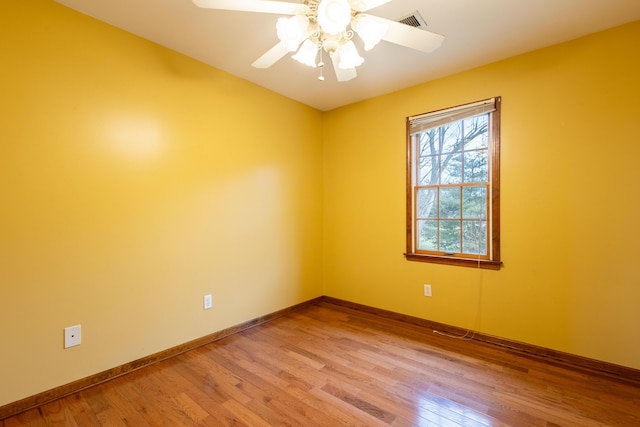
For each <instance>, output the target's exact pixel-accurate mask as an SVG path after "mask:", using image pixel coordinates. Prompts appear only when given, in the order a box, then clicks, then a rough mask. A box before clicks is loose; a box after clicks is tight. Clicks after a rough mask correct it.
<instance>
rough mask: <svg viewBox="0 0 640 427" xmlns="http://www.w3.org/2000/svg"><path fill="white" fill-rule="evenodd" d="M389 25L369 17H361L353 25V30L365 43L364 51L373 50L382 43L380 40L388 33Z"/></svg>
mask: <svg viewBox="0 0 640 427" xmlns="http://www.w3.org/2000/svg"><path fill="white" fill-rule="evenodd" d="M388 28H389V25H388V24H386V23H384V22H378V21H376V20H375V19H373V18H370V17H368V16H361V17H359V18H358V19H357V20H356V22H355V23H354V25H353V29H354V31H355V32H356V33H358V35H359V36H360V38H361V39H362V41H364V50H367V51H369V50H371V49H373V48H374V47H375V45H377V44H378V43H380V40H382V38H383V37H384V35H385V34H386V33H387V29H388Z"/></svg>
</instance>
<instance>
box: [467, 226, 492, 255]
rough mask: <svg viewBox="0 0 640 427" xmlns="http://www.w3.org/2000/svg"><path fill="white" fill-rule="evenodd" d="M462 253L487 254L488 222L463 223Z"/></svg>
mask: <svg viewBox="0 0 640 427" xmlns="http://www.w3.org/2000/svg"><path fill="white" fill-rule="evenodd" d="M462 233H463V234H462V235H463V237H462V252H464V253H468V254H477V255H486V254H487V243H486V242H487V222H486V221H462Z"/></svg>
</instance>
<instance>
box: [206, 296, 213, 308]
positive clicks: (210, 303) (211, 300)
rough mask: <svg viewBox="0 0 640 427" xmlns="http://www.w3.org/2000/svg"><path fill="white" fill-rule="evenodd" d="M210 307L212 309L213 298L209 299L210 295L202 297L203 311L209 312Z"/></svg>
mask: <svg viewBox="0 0 640 427" xmlns="http://www.w3.org/2000/svg"><path fill="white" fill-rule="evenodd" d="M211 307H213V298H212V297H211V294H208V295H205V296H204V309H205V310H209V309H210V308H211Z"/></svg>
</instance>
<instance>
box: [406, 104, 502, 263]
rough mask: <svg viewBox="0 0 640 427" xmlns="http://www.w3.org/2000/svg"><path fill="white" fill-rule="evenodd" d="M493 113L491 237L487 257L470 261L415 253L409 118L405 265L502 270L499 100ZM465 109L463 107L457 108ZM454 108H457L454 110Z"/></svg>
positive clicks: (488, 222)
mask: <svg viewBox="0 0 640 427" xmlns="http://www.w3.org/2000/svg"><path fill="white" fill-rule="evenodd" d="M494 100H495V110H494V111H493V112H491V115H490V120H489V123H490V135H489V155H490V162H491V164H490V169H491V172H490V178H489V187H490V199H491V202H490V203H489V207H488V209H489V211H490V216H489V218H487V227H488V229H489V233H490V237H489V238H488V239H487V240H488V244H489V250H488V256H487V257H485V258H484V259H483V257H470V256H468V255H467V256H466V257H464V256H461V255H449V254H445V253H444V252H442V253H438V254H434V253H423V252H420V251H417V250H416V249H415V230H414V227H415V211H414V209H415V207H414V188H415V186H414V173H415V169H414V168H415V158H414V150H413V144H414V142H413V137H412V135H411V128H410V124H411V122H410V118H407V131H406V138H407V141H406V142H407V147H406V149H407V152H406V156H407V157H406V159H407V168H406V170H407V176H406V203H407V205H406V215H407V216H406V220H407V223H406V224H407V227H406V252H405V254H404V256H405V258H406V259H407V260H408V261H418V262H428V263H435V264H445V265H454V266H462V267H473V268H483V269H489V270H499V269H500V268H501V267H502V261H501V260H500V119H501V117H500V107H501V103H502V99H501V98H500V97H495V98H494ZM458 107H464V105H461V106H458ZM453 108H457V107H453Z"/></svg>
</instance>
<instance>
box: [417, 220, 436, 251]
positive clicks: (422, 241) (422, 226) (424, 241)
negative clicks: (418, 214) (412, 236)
mask: <svg viewBox="0 0 640 427" xmlns="http://www.w3.org/2000/svg"><path fill="white" fill-rule="evenodd" d="M417 222H418V243H417V245H418V249H421V250H427V251H435V250H437V249H438V222H437V221H424V220H420V221H417Z"/></svg>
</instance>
